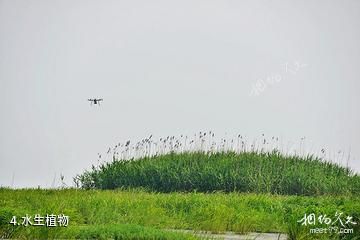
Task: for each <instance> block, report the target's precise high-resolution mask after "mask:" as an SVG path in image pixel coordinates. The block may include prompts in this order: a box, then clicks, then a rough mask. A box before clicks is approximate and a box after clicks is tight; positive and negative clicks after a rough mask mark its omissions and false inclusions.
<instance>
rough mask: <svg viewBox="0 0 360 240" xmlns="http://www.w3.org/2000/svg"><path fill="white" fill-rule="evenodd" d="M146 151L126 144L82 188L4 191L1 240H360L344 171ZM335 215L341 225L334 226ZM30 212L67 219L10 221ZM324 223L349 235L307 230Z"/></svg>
mask: <svg viewBox="0 0 360 240" xmlns="http://www.w3.org/2000/svg"><path fill="white" fill-rule="evenodd" d="M201 136H204V135H201ZM149 139H150V138H149ZM149 139H147V141H142V142H143V143H148V142H150V140H149ZM169 139H170V140H169V141H171V140H172V138H169ZM200 140H201V139H200ZM223 142H224V141H223ZM264 142H265V141H264ZM200 143H203V141H200ZM144 146H145V147H144V148H145V150H146V151H143V152H142V153H143V155H141V154H140V157H139V158H138V159H136V158H134V157H130V156H129V155H128V153H127V151H129V143H126V144H125V145H123V147H124V148H125V151H123V152H124V156H127V157H125V158H115V157H114V158H113V161H111V162H104V163H102V164H100V165H98V166H92V168H91V170H89V171H85V172H84V173H82V174H80V175H77V176H76V177H75V178H74V181H75V184H76V185H77V186H78V188H72V189H57V190H55V189H53V190H50V189H19V190H14V189H8V188H1V189H0V237H2V238H37V239H47V238H67V239H68V238H77V239H78V238H82V239H84V238H85V239H89V238H91V239H109V238H114V239H195V238H196V237H195V236H194V235H190V234H189V233H188V234H185V233H180V232H174V231H171V230H174V229H180V230H195V231H211V232H214V233H218V232H225V231H232V232H236V233H242V234H243V233H248V232H281V233H286V234H287V236H288V238H289V239H291V240H294V239H360V234H359V233H360V227H359V226H360V176H359V175H358V174H355V173H353V172H352V171H351V170H350V169H349V168H346V167H342V166H340V165H337V164H334V163H330V162H326V161H323V160H322V159H320V158H316V157H313V156H307V157H299V156H290V155H286V154H281V153H280V152H279V151H276V150H274V151H270V152H264V151H262V150H261V151H257V150H255V151H243V150H241V151H237V152H235V151H220V152H211V148H210V151H204V150H202V151H199V149H198V150H197V151H185V152H177V153H176V152H174V151H172V150H171V151H170V152H165V153H163V154H160V155H157V154H155V155H152V154H149V153H148V150H147V149H150V147H148V145H144ZM172 146H173V144H170V149H173V147H172ZM178 146H181V145H180V144H179V145H178ZM199 146H201V144H200V145H199ZM211 146H212V145H211ZM158 147H159V146H158ZM162 149H163V148H162V147H161V148H160V150H162ZM140 150H141V149H140ZM200 150H201V148H200ZM141 151H142V150H141ZM136 154H137V153H135V155H136ZM114 156H115V155H114ZM340 213H341V214H342V215H340V220H341V218H342V221H343V224H341V222H339V221H336V220H337V218H336V217H337V216H338V214H340ZM26 214H28V215H29V216H32V217H34V216H35V214H40V215H41V216H46V214H55V215H58V214H65V215H67V216H69V217H70V222H69V226H68V227H56V228H47V227H46V226H27V227H25V226H22V225H21V224H20V225H19V226H17V225H16V226H14V225H11V224H10V222H11V220H12V217H13V216H16V217H17V219H19V220H20V222H21V221H22V219H21V218H22V217H24V216H26ZM311 214H314V216H315V222H314V224H313V225H312V224H307V225H306V226H305V225H301V219H303V217H304V216H305V215H306V216H311ZM348 216H349V217H351V219H350V220H351V221H349V219H347V217H348ZM319 217H320V218H322V219H328V220H331V222H332V225H329V224H326V223H324V222H321V221H320V220H321V219H320V220H319ZM307 219H308V218H307ZM299 221H300V222H299ZM336 222H337V223H336ZM335 223H336V224H335ZM354 223H357V224H354ZM334 224H335V225H334ZM329 226H332V227H338V228H342V229H352V232H350V233H341V234H339V233H335V231H333V232H331V233H329V232H327V233H321V234H316V233H310V229H314V228H326V227H329Z"/></svg>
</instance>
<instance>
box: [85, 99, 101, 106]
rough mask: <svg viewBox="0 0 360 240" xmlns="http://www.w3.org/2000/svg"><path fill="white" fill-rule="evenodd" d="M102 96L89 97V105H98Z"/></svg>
mask: <svg viewBox="0 0 360 240" xmlns="http://www.w3.org/2000/svg"><path fill="white" fill-rule="evenodd" d="M102 100H103V99H102V98H92V99H91V98H89V99H88V101H89V102H91V105H93V104H95V105H99V106H100V102H101V101H102Z"/></svg>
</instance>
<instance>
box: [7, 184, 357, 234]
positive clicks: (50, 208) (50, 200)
mask: <svg viewBox="0 0 360 240" xmlns="http://www.w3.org/2000/svg"><path fill="white" fill-rule="evenodd" d="M0 206H1V207H0V238H1V237H3V238H38V239H46V238H88V239H89V238H91V239H94V238H96V239H99V238H100V239H108V238H116V239H193V238H194V237H192V236H189V235H184V234H179V233H177V234H175V233H173V232H169V231H166V230H164V229H195V230H209V231H213V232H221V231H235V232H239V233H244V232H253V231H259V232H286V233H287V234H288V236H289V238H290V239H355V237H356V233H359V231H360V228H359V225H360V224H358V225H354V226H349V227H351V228H354V234H346V235H338V234H334V235H329V234H318V235H316V234H315V235H314V234H309V231H308V227H305V226H301V225H300V223H298V222H297V221H298V220H300V219H301V218H302V217H303V216H304V214H305V213H307V214H310V213H316V214H317V215H318V214H326V215H327V216H329V217H334V215H335V213H336V211H341V212H343V213H344V216H347V215H349V216H352V217H354V219H353V220H354V221H356V222H359V220H360V197H359V196H321V197H307V196H281V195H270V194H244V193H228V194H226V193H212V194H205V193H167V194H164V193H151V192H144V191H140V190H130V191H120V190H112V191H108V190H101V191H99V190H91V191H86V190H79V189H64V190H41V189H36V190H33V189H23V190H11V189H4V188H3V189H0ZM51 213H54V214H60V213H63V214H65V215H68V216H69V217H70V221H69V226H68V227H67V228H59V227H57V228H46V227H41V226H40V227H39V226H28V227H24V226H16V227H14V226H12V225H11V224H9V222H10V220H11V218H12V216H17V217H18V218H21V217H22V216H24V215H25V214H29V215H31V216H34V215H35V214H41V215H46V214H51ZM316 226H318V227H320V225H318V223H317V225H316Z"/></svg>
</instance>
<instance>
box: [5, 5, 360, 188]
mask: <svg viewBox="0 0 360 240" xmlns="http://www.w3.org/2000/svg"><path fill="white" fill-rule="evenodd" d="M359 43H360V1H357V0H321V1H312V0H305V1H303V0H299V1H287V0H274V1H268V0H266V1H265V0H263V1H259V0H248V1H238V0H181V1H168V0H154V1H146V0H131V1H110V0H105V1H104V0H102V1H100V0H97V1H94V0H93V1H91V0H90V1H88V0H87V1H85V0H76V1H74V0H54V1H49V0H37V1H36V0H23V1H19V0H0V96H1V101H0V114H1V115H0V117H1V118H0V185H2V186H9V185H12V183H13V186H14V187H36V186H38V185H40V186H43V187H49V186H51V184H52V181H53V178H54V176H55V174H56V175H57V177H58V176H59V174H60V173H63V174H64V175H65V180H66V181H67V182H68V183H71V178H72V177H73V176H75V174H77V173H81V172H82V171H83V170H84V169H85V168H90V166H91V164H93V163H96V159H97V153H98V152H104V151H106V149H107V147H108V146H111V145H114V144H115V143H117V142H120V141H125V140H127V139H133V140H137V139H141V138H142V137H145V136H148V135H150V134H155V135H156V136H167V135H169V134H170V135H177V134H182V133H183V134H192V133H194V132H198V131H200V130H213V131H215V132H216V133H218V134H224V133H231V134H237V133H242V134H245V135H247V136H248V138H250V139H251V138H255V137H257V136H259V135H260V134H261V133H265V134H266V135H267V136H272V135H275V136H281V137H282V138H283V139H284V141H294V142H296V141H298V140H299V139H300V138H301V137H304V136H305V137H306V141H307V145H308V146H315V147H320V148H321V147H324V148H326V149H328V150H329V151H333V152H336V151H338V150H345V151H346V152H349V149H350V148H351V160H350V165H351V167H352V168H354V169H356V170H357V171H359V170H360V162H359V160H360V126H359V123H360V108H359V103H360V94H359V90H360V81H359V80H360V44H359ZM298 64H299V65H298ZM274 76H277V77H278V80H280V81H277V82H276V81H275V82H271V81H269V79H270V78H271V77H274ZM266 79H268V80H266ZM261 80H262V81H263V83H262V82H261ZM261 83H262V84H261ZM264 83H265V84H264ZM256 86H259V87H260V88H259V92H258V93H259V94H258V95H252V94H251V92H252V90H253V88H254V87H256ZM90 97H102V98H104V102H103V104H102V105H101V107H91V106H90V105H89V103H88V102H87V101H86V100H87V99H88V98H90ZM57 181H58V180H57Z"/></svg>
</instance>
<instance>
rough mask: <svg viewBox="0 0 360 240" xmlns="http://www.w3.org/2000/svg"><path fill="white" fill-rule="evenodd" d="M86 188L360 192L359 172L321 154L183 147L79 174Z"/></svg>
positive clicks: (315, 193)
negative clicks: (187, 149) (295, 154)
mask: <svg viewBox="0 0 360 240" xmlns="http://www.w3.org/2000/svg"><path fill="white" fill-rule="evenodd" d="M75 180H76V181H77V183H78V184H79V185H81V186H82V187H83V188H85V189H90V188H95V189H116V188H134V187H135V188H137V187H143V188H146V189H148V190H152V191H158V192H174V191H198V192H212V191H224V192H233V191H237V192H254V193H273V194H286V195H312V196H313V195H322V194H335V195H340V194H359V193H360V176H359V175H357V174H353V173H352V172H351V170H350V169H348V168H345V167H342V166H339V165H337V164H334V163H329V162H325V161H322V160H321V159H319V158H316V157H313V156H308V157H305V158H304V157H297V156H285V155H283V154H281V153H279V152H278V151H272V152H270V153H265V152H256V151H253V152H240V153H235V152H218V153H205V152H184V153H168V154H165V155H159V156H150V157H143V158H141V159H138V160H121V159H118V160H116V159H114V161H112V162H107V163H103V164H101V165H100V166H97V167H95V166H93V168H92V170H91V171H86V172H85V173H83V174H81V175H79V176H77V177H76V178H75Z"/></svg>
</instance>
